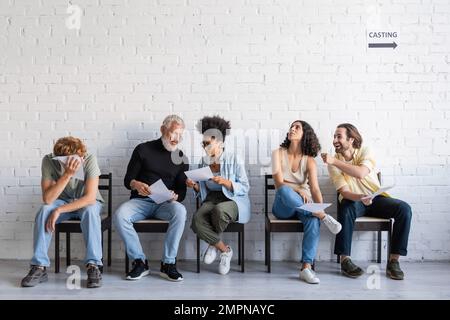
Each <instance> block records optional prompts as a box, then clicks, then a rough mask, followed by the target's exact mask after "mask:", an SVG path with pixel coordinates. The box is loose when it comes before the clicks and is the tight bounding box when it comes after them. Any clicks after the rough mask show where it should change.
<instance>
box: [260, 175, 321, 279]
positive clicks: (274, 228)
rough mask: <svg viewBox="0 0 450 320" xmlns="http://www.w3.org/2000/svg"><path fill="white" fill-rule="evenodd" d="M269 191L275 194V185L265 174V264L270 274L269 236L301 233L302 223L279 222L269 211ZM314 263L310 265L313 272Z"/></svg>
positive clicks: (270, 176) (293, 221) (292, 221)
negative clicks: (282, 233) (281, 233)
mask: <svg viewBox="0 0 450 320" xmlns="http://www.w3.org/2000/svg"><path fill="white" fill-rule="evenodd" d="M269 190H273V193H275V192H276V189H275V183H274V181H273V176H272V175H271V174H266V175H265V178H264V215H265V222H266V223H265V264H266V266H267V272H271V240H272V239H271V234H272V233H273V232H303V223H302V222H301V221H300V220H298V219H292V220H281V219H277V218H276V217H275V216H274V215H273V214H272V212H270V211H269ZM314 268H315V263H313V265H312V269H313V270H314Z"/></svg>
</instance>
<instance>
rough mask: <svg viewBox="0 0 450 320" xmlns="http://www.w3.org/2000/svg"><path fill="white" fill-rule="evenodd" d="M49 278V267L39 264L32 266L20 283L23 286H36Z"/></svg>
mask: <svg viewBox="0 0 450 320" xmlns="http://www.w3.org/2000/svg"><path fill="white" fill-rule="evenodd" d="M47 280H48V275H47V268H46V267H39V266H31V269H30V272H28V274H27V275H26V276H25V278H23V279H22V281H21V283H20V285H21V286H22V287H25V288H26V287H34V286H36V285H38V284H39V283H41V282H46V281H47Z"/></svg>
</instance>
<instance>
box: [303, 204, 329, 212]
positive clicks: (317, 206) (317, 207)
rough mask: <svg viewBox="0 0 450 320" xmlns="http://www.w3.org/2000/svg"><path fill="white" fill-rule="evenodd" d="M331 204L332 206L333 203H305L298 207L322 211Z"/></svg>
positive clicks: (311, 210) (310, 210)
mask: <svg viewBox="0 0 450 320" xmlns="http://www.w3.org/2000/svg"><path fill="white" fill-rule="evenodd" d="M329 206H331V203H305V204H304V205H302V206H300V207H298V208H300V209H303V210H305V211H309V212H321V211H323V210H325V209H326V208H328V207H329Z"/></svg>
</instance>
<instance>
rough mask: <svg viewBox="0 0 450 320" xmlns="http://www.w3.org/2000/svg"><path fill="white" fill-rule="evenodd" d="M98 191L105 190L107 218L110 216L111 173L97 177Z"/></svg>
mask: <svg viewBox="0 0 450 320" xmlns="http://www.w3.org/2000/svg"><path fill="white" fill-rule="evenodd" d="M98 189H99V190H106V193H107V197H108V200H107V203H108V212H107V213H108V217H111V215H112V173H111V172H110V173H106V174H101V175H100V177H99V184H98Z"/></svg>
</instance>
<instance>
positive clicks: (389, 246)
mask: <svg viewBox="0 0 450 320" xmlns="http://www.w3.org/2000/svg"><path fill="white" fill-rule="evenodd" d="M391 239H392V220H391V227H390V228H389V230H388V238H387V246H386V247H387V256H386V263H388V262H389V259H390V258H391V244H392V242H391Z"/></svg>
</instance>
